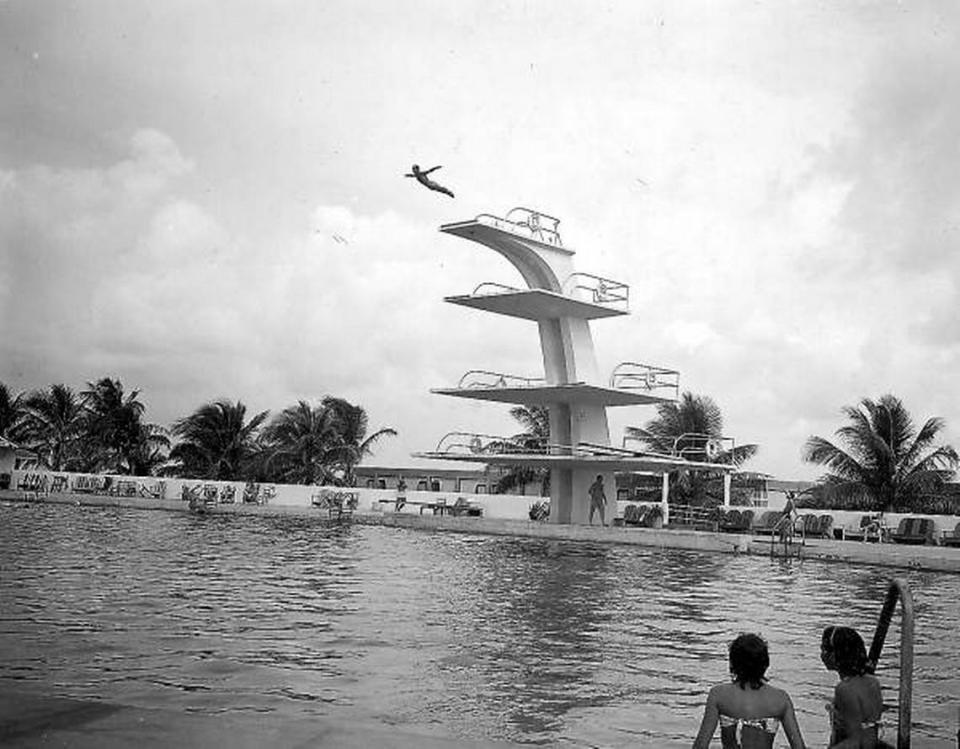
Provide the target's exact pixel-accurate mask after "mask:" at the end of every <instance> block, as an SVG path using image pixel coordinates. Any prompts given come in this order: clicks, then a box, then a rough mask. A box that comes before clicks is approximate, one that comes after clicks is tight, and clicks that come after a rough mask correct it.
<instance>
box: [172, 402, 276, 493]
mask: <svg viewBox="0 0 960 749" xmlns="http://www.w3.org/2000/svg"><path fill="white" fill-rule="evenodd" d="M268 414H269V411H261V412H260V413H258V414H256V415H255V416H254V417H253V418H252V419H250V420H249V421H247V419H246V416H247V407H246V406H245V405H244V404H243V403H241V402H240V401H237V402H236V403H230V402H229V401H227V400H218V401H215V402H213V403H206V404H204V405H202V406H200V408H198V409H197V410H196V411H194V412H193V413H192V414H191V415H190V416H186V417H184V418H182V419H178V420H177V421H175V422H174V424H173V430H172V431H173V433H174V434H175V435H176V436H177V437H179V438H180V442H179V443H178V444H177V445H176V446H175V447H174V448H173V450H172V451H171V452H170V458H171V460H175V461H178V462H179V463H180V471H179V472H180V474H181V475H183V476H185V477H186V478H202V479H209V480H212V481H218V480H219V481H238V480H240V479H242V478H245V476H246V473H247V469H248V466H249V463H250V460H251V459H252V457H253V456H254V454H255V453H256V451H257V449H258V444H257V430H258V429H259V428H260V425H261V424H262V423H263V422H264V420H265V419H266V418H267V415H268Z"/></svg>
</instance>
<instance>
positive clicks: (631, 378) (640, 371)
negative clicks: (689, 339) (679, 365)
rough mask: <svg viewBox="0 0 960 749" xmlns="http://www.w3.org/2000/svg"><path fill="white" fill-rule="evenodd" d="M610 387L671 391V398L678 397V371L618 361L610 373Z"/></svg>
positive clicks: (675, 398)
mask: <svg viewBox="0 0 960 749" xmlns="http://www.w3.org/2000/svg"><path fill="white" fill-rule="evenodd" d="M610 387H612V388H614V389H618V390H650V391H652V390H658V389H667V390H672V391H673V400H677V399H678V398H679V397H680V373H679V372H678V371H677V370H675V369H667V368H665V367H657V366H654V365H652V364H640V363H639V362H629V361H627V362H620V364H618V365H617V366H616V367H614V368H613V372H611V373H610Z"/></svg>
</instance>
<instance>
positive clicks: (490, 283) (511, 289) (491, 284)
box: [470, 281, 522, 296]
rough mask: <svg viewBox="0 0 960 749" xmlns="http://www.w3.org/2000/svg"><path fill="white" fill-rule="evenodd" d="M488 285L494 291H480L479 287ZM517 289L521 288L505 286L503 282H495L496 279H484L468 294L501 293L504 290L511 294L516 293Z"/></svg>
mask: <svg viewBox="0 0 960 749" xmlns="http://www.w3.org/2000/svg"><path fill="white" fill-rule="evenodd" d="M488 286H489V287H491V288H492V289H494V291H487V292H483V293H481V291H480V289H483V288H486V287H488ZM519 291H522V289H518V288H516V287H515V286H507V285H506V284H504V283H497V282H496V281H484V282H483V283H481V284H479V285H478V286H477V288H475V289H474V290H473V292H472V293H471V294H470V296H484V295H485V294H502V293H504V292H506V293H507V294H511V293H517V292H519Z"/></svg>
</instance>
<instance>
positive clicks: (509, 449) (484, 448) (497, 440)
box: [433, 432, 722, 468]
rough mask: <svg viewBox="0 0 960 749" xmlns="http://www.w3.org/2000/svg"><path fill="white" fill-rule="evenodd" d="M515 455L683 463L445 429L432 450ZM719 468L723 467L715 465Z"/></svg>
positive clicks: (595, 446)
mask: <svg viewBox="0 0 960 749" xmlns="http://www.w3.org/2000/svg"><path fill="white" fill-rule="evenodd" d="M464 454H473V455H490V456H493V455H515V456H517V457H518V458H523V457H527V458H536V457H566V458H625V459H628V458H640V459H643V458H650V459H653V460H660V461H663V460H666V461H674V462H676V463H677V464H678V467H680V466H682V464H681V463H680V462H679V461H678V458H677V456H675V455H667V454H662V453H652V452H647V451H637V450H628V449H626V448H620V447H615V446H613V445H601V444H599V443H594V442H581V443H579V444H577V445H562V444H558V443H553V442H546V441H543V440H541V439H539V438H537V437H535V436H530V437H526V436H524V435H519V436H513V437H503V436H498V435H492V434H480V433H476V432H448V433H447V434H445V435H444V436H443V437H441V438H440V441H439V442H437V447H436V449H435V450H434V451H433V455H434V456H442V455H449V456H454V455H464ZM718 468H722V466H718Z"/></svg>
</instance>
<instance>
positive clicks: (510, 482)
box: [496, 406, 550, 496]
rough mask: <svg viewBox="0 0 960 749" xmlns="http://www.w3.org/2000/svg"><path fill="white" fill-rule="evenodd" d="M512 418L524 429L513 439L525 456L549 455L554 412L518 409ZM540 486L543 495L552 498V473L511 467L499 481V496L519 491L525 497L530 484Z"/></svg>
mask: <svg viewBox="0 0 960 749" xmlns="http://www.w3.org/2000/svg"><path fill="white" fill-rule="evenodd" d="M510 415H511V416H512V417H513V418H514V419H516V420H517V421H518V422H520V425H521V426H522V427H523V428H524V429H523V431H522V432H520V433H519V434H515V435H513V436H512V437H511V438H510V442H511V443H513V444H516V445H519V446H521V447H522V448H523V450H524V452H545V451H546V448H547V445H548V443H549V442H550V410H549V409H548V408H547V407H546V406H514V407H513V408H511V409H510ZM537 483H538V484H540V493H541V494H542V495H543V496H549V495H550V469H548V468H531V467H529V466H509V467H508V468H507V472H506V473H504V474H503V475H502V476H501V477H500V479H499V480H498V481H497V488H496V490H497V492H499V493H501V494H505V493H507V492H510V491H513V490H514V489H518V490H519V492H520V494H524V493H525V492H526V489H527V484H537Z"/></svg>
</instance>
